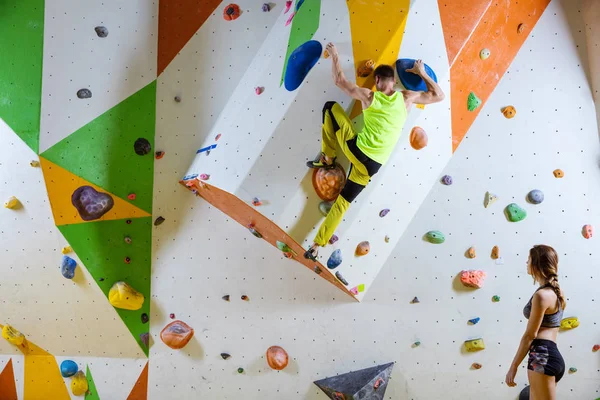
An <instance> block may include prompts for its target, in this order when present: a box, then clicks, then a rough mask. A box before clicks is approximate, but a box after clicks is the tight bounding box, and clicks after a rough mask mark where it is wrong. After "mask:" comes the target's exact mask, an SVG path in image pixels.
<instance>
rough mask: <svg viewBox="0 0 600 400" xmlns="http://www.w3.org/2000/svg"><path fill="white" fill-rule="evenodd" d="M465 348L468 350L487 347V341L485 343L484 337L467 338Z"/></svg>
mask: <svg viewBox="0 0 600 400" xmlns="http://www.w3.org/2000/svg"><path fill="white" fill-rule="evenodd" d="M465 349H467V351H468V352H473V351H479V350H484V349H485V343H483V339H481V338H479V339H471V340H465Z"/></svg>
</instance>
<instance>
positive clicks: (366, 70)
mask: <svg viewBox="0 0 600 400" xmlns="http://www.w3.org/2000/svg"><path fill="white" fill-rule="evenodd" d="M374 70H375V62H374V61H373V60H367V61H365V62H364V63H363V64H362V65H361V66H360V67H358V69H357V70H356V74H357V75H358V76H360V77H361V78H366V77H367V76H369V75H371V74H372V73H373V71H374Z"/></svg>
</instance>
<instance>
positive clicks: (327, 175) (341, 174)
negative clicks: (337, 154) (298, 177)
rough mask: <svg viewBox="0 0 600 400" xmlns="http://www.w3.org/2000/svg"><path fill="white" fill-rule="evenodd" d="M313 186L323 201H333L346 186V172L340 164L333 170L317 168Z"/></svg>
mask: <svg viewBox="0 0 600 400" xmlns="http://www.w3.org/2000/svg"><path fill="white" fill-rule="evenodd" d="M312 184H313V187H314V189H315V193H317V196H319V198H320V199H321V200H323V201H333V200H335V199H336V198H337V197H338V195H339V194H340V192H341V191H342V189H343V188H344V185H345V184H346V171H344V168H342V166H341V165H339V164H336V165H335V168H331V169H326V168H317V169H315V171H314V172H313V176H312Z"/></svg>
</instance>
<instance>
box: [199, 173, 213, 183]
mask: <svg viewBox="0 0 600 400" xmlns="http://www.w3.org/2000/svg"><path fill="white" fill-rule="evenodd" d="M198 178H200V179H202V180H203V181H207V180H209V179H210V175H209V174H200V176H199V177H198Z"/></svg>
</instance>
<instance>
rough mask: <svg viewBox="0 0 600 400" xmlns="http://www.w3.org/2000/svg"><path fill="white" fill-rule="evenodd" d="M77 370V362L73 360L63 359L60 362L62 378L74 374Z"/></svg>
mask: <svg viewBox="0 0 600 400" xmlns="http://www.w3.org/2000/svg"><path fill="white" fill-rule="evenodd" d="M77 371H79V367H78V366H77V363H76V362H75V361H73V360H65V361H63V362H62V363H60V374H61V375H62V376H63V377H64V378H68V377H70V376H73V375H75V374H76V373H77Z"/></svg>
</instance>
